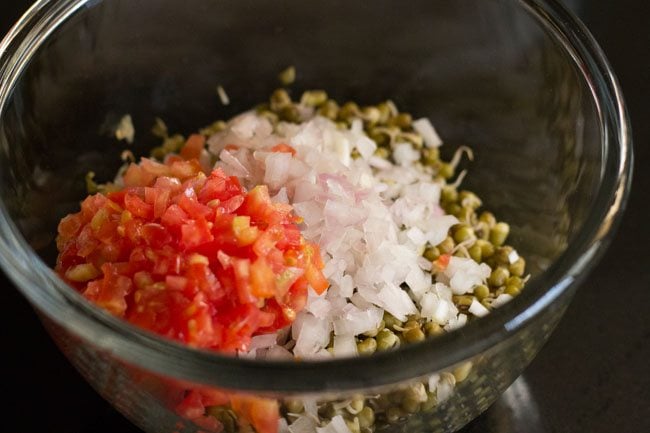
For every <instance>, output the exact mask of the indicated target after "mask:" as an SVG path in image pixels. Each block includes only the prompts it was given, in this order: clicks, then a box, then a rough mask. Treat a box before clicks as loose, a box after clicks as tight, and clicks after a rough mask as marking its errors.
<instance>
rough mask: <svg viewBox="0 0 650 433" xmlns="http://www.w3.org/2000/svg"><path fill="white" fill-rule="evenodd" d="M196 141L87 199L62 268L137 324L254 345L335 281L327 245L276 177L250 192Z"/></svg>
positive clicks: (71, 226) (68, 237) (69, 234)
mask: <svg viewBox="0 0 650 433" xmlns="http://www.w3.org/2000/svg"><path fill="white" fill-rule="evenodd" d="M188 146H190V148H189V149H188V150H187V151H186V152H181V155H180V156H170V157H168V158H167V160H166V162H165V163H164V164H162V163H159V162H156V161H153V160H149V159H143V160H142V161H141V163H140V164H137V165H136V164H132V165H130V166H129V168H128V169H127V173H129V178H128V182H126V183H128V186H126V187H125V188H124V189H123V190H121V191H116V192H111V193H110V194H108V195H107V196H103V195H99V194H97V195H92V196H89V197H87V198H86V199H85V200H84V201H83V202H82V204H81V211H80V212H79V213H77V214H73V215H69V216H67V217H65V218H64V219H62V220H61V222H60V224H59V228H58V231H59V236H58V238H57V247H58V249H59V252H60V254H59V257H58V260H57V268H56V270H57V272H58V273H59V275H61V276H62V277H63V278H64V279H66V281H67V282H68V283H70V284H71V285H72V286H73V287H75V288H76V289H77V290H79V291H80V292H81V293H83V294H84V296H86V297H87V298H88V299H89V300H91V301H92V302H94V303H96V304H97V305H99V306H100V307H102V308H104V309H106V310H107V311H109V312H111V313H112V314H114V315H116V316H119V317H124V318H125V319H126V320H128V321H130V322H132V323H133V324H136V325H138V326H141V327H144V328H146V329H149V330H151V331H153V332H156V333H158V334H161V335H163V336H166V337H168V338H172V339H176V340H179V341H182V342H184V343H186V344H189V345H192V346H196V347H204V348H209V349H213V350H218V351H223V352H234V351H238V350H247V347H248V344H249V342H250V339H251V337H252V336H254V335H256V334H258V333H260V332H274V331H276V330H278V329H279V328H281V327H284V326H287V325H288V324H290V323H291V322H292V321H293V319H294V318H295V315H296V314H297V312H299V311H300V310H301V309H302V308H303V307H304V305H305V303H306V300H307V290H308V286H309V285H311V286H312V287H313V288H314V290H316V291H317V292H318V293H321V292H322V291H323V290H325V288H326V287H327V281H326V280H325V278H324V277H323V275H322V272H321V270H322V268H323V264H322V261H321V260H320V253H319V251H318V247H317V246H316V245H312V244H310V243H308V242H306V241H305V239H304V238H303V237H302V235H301V233H300V230H299V228H298V226H297V225H296V217H295V216H294V215H293V214H292V213H291V207H290V206H288V205H283V204H275V203H273V202H271V199H270V197H269V194H268V189H267V188H266V186H264V185H260V186H258V187H256V188H253V189H252V190H251V191H249V192H246V191H245V190H244V189H243V188H242V186H241V185H240V183H239V181H238V179H237V178H235V177H229V176H226V175H225V174H224V173H223V171H221V170H218V169H217V170H215V171H213V172H212V173H210V174H209V175H205V174H204V173H202V172H201V171H200V165H199V164H198V161H196V160H195V159H186V158H187V157H188V156H191V155H193V152H194V153H196V151H202V147H203V146H204V142H203V141H202V139H199V138H196V137H195V138H192V137H190V139H188ZM192 146H193V147H195V148H192ZM80 265H82V266H81V267H79V266H80ZM84 266H85V267H84ZM73 268H74V269H73ZM71 269H73V271H70V270H71ZM69 271H70V272H69ZM68 277H69V278H73V279H74V280H72V279H68Z"/></svg>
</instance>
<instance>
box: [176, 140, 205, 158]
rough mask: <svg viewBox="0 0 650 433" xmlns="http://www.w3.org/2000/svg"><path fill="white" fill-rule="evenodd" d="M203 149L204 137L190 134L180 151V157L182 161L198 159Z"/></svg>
mask: <svg viewBox="0 0 650 433" xmlns="http://www.w3.org/2000/svg"><path fill="white" fill-rule="evenodd" d="M204 148H205V136H203V135H201V134H192V135H190V137H189V138H188V139H187V141H186V142H185V145H184V146H183V148H182V149H181V152H180V156H181V158H183V159H188V160H189V159H193V158H196V159H199V157H200V156H201V151H202V150H203V149H204Z"/></svg>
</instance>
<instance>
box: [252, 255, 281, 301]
mask: <svg viewBox="0 0 650 433" xmlns="http://www.w3.org/2000/svg"><path fill="white" fill-rule="evenodd" d="M250 285H251V293H252V294H253V296H255V297H257V298H259V299H267V298H271V297H273V296H275V294H276V287H275V273H274V272H273V269H271V267H270V266H269V265H268V263H267V262H266V260H265V259H264V257H260V258H258V259H257V260H255V261H254V262H253V263H252V264H251V266H250Z"/></svg>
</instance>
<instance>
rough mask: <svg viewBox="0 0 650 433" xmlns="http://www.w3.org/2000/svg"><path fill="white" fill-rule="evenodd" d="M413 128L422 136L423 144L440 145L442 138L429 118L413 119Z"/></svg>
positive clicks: (429, 145) (428, 145)
mask: <svg viewBox="0 0 650 433" xmlns="http://www.w3.org/2000/svg"><path fill="white" fill-rule="evenodd" d="M413 129H415V130H416V131H417V132H418V133H419V134H420V135H421V136H422V138H423V139H424V144H425V146H427V147H440V146H441V145H442V140H441V139H440V136H439V135H438V133H437V132H436V130H435V128H434V127H433V125H432V124H431V122H430V121H429V119H427V118H422V119H418V120H415V121H413Z"/></svg>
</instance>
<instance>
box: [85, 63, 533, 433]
mask: <svg viewBox="0 0 650 433" xmlns="http://www.w3.org/2000/svg"><path fill="white" fill-rule="evenodd" d="M280 80H281V82H282V83H283V84H284V85H289V84H290V83H292V82H293V81H294V80H295V69H293V68H287V69H286V70H285V71H283V72H282V73H281V74H280ZM224 94H225V92H220V98H221V99H222V101H223V99H224V98H223V95H224ZM152 132H153V134H154V135H156V136H158V137H160V138H161V140H162V143H161V145H160V146H159V147H157V148H155V149H153V150H152V152H151V155H152V157H153V158H155V159H158V160H160V161H163V160H167V159H169V158H170V157H174V156H175V155H177V154H179V153H182V149H183V147H184V146H185V145H186V142H187V140H186V139H185V137H183V136H181V135H178V134H177V135H170V133H169V131H168V129H167V126H166V125H165V123H164V122H163V121H162V120H160V119H156V123H155V125H154V127H153V129H152ZM199 134H201V135H203V136H204V137H205V140H206V142H207V145H206V147H205V148H203V149H202V150H201V151H200V154H197V155H196V156H197V158H198V159H199V161H200V162H201V164H202V165H203V166H208V167H212V166H214V167H215V168H217V169H219V170H222V172H223V173H225V174H226V175H228V176H233V177H236V178H237V179H238V180H239V182H241V184H242V185H243V187H244V188H245V189H246V190H253V189H254V188H255V187H256V186H258V185H265V186H266V187H267V188H268V192H269V194H270V197H271V200H272V202H273V203H276V204H287V205H291V206H292V207H293V210H294V212H295V213H296V215H297V217H298V218H299V219H300V228H301V234H302V236H304V238H305V240H306V241H308V242H313V243H314V244H317V245H318V246H319V247H320V251H321V253H322V259H323V262H324V268H323V273H324V275H325V277H327V279H328V282H329V284H330V287H329V289H328V290H327V291H326V292H324V293H322V294H320V295H318V294H316V293H315V292H314V291H310V292H309V294H308V297H307V300H306V304H305V306H304V309H303V310H302V311H299V312H297V314H296V315H295V317H294V318H293V319H294V320H292V323H291V324H290V325H289V326H287V327H286V328H284V329H281V330H279V331H277V332H275V333H273V334H259V335H254V336H253V337H252V339H251V340H250V342H249V343H248V344H246V345H245V347H242V348H241V350H238V352H237V354H238V356H240V357H247V358H258V359H292V358H299V359H328V358H331V357H340V356H369V355H372V354H373V353H376V352H378V351H386V350H394V349H396V348H399V347H400V346H401V345H404V344H416V343H419V342H422V341H424V340H425V339H427V338H431V337H435V336H437V335H440V334H441V333H443V332H446V331H451V330H453V329H456V328H458V327H461V326H463V325H465V324H466V323H467V322H468V321H471V320H474V319H475V318H478V317H481V316H484V315H486V314H488V313H489V312H490V311H491V310H492V309H493V308H497V307H499V306H500V305H503V304H504V303H506V302H508V301H509V300H510V299H512V297H514V296H516V295H517V294H519V293H520V291H521V290H522V289H523V287H524V285H525V282H526V280H527V278H528V277H527V276H526V275H525V264H526V263H525V260H524V258H522V257H520V256H519V255H518V254H517V252H516V250H515V249H514V248H513V247H512V246H509V245H507V244H506V239H507V237H508V234H509V232H510V227H509V225H508V224H507V223H505V222H503V221H498V220H497V218H496V217H495V215H494V214H492V213H490V212H489V211H482V210H481V209H482V205H483V203H482V201H481V199H480V198H479V197H478V196H477V195H476V194H475V193H473V192H471V191H467V190H463V189H460V184H461V182H462V180H463V178H464V176H465V174H466V173H465V172H464V171H463V172H460V173H458V165H459V163H460V162H461V159H462V157H463V155H466V156H467V157H468V159H470V160H471V159H472V158H473V152H472V150H471V149H469V148H467V147H461V148H459V149H457V151H456V153H455V154H454V156H453V158H452V159H451V160H450V161H448V162H446V161H444V160H442V159H441V157H440V152H439V147H440V146H441V145H442V140H441V139H440V137H439V136H438V134H437V132H436V130H435V129H434V128H433V126H432V125H431V123H430V122H429V121H428V120H427V119H415V120H414V119H413V117H412V116H411V115H410V114H409V113H405V112H400V111H399V110H398V108H397V107H396V106H395V104H394V103H393V102H392V101H390V100H389V101H385V102H381V103H379V104H377V105H368V106H361V105H359V104H357V103H355V102H345V103H343V104H339V103H338V102H337V101H335V100H333V99H331V98H329V96H328V95H327V93H326V92H325V91H324V90H310V91H306V92H304V93H302V95H301V96H300V98H297V100H295V101H294V100H293V99H292V98H291V96H290V93H289V91H288V90H287V89H285V88H280V89H277V90H276V91H274V92H273V93H272V94H271V96H270V98H269V100H268V102H266V103H263V104H260V105H259V106H257V107H256V108H255V109H254V110H251V111H249V112H245V113H242V114H241V115H238V116H236V117H235V118H233V119H230V120H229V121H222V120H219V121H216V122H214V123H213V124H211V125H209V126H207V127H205V128H203V129H201V130H200V131H199ZM123 173H124V171H121V172H120V174H119V175H118V177H117V178H116V181H115V183H114V184H108V185H97V184H96V183H95V181H94V174H93V173H89V174H88V176H87V178H86V183H87V186H88V191H89V193H94V192H97V191H102V192H105V191H114V190H119V189H120V188H121V187H123V184H124V180H123V177H122V176H123ZM471 369H472V364H471V363H465V364H463V365H461V366H458V367H456V368H455V369H454V370H453V371H450V372H443V373H440V374H435V375H432V376H431V377H430V378H429V380H428V381H427V382H426V383H415V384H411V385H408V386H404V387H403V388H400V389H398V390H396V391H393V392H390V393H387V394H383V395H370V396H364V395H358V396H356V397H354V398H352V399H347V400H338V401H318V402H317V401H308V400H286V401H284V402H281V406H280V415H281V416H282V418H281V419H280V421H279V429H280V431H285V432H288V431H289V430H288V426H291V431H292V432H308V431H317V432H319V433H321V432H323V433H324V432H330V431H331V432H337V433H342V432H352V433H362V432H364V433H367V432H374V431H375V430H376V429H378V428H379V427H381V426H383V425H388V424H395V423H399V422H402V421H403V420H404V419H405V418H407V417H408V416H409V415H411V414H413V413H416V412H420V411H427V410H430V409H432V408H433V407H435V406H436V405H437V404H439V403H440V402H442V401H443V400H445V399H446V398H447V397H448V396H449V395H450V394H451V393H452V391H453V388H454V386H455V385H456V383H457V382H462V381H464V380H465V379H466V378H467V377H468V375H470V374H471ZM206 415H207V416H209V417H213V418H215V419H217V420H218V421H219V423H220V425H221V426H223V428H224V431H225V432H235V431H243V430H241V428H244V427H242V426H247V427H245V428H252V427H251V426H250V424H249V423H246V422H244V423H242V422H241V419H239V418H238V413H237V411H236V410H233V407H232V406H231V405H229V404H224V405H218V406H212V407H208V408H207V411H206ZM258 429H259V427H258ZM260 432H262V430H261V429H260ZM262 433H266V432H262Z"/></svg>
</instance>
